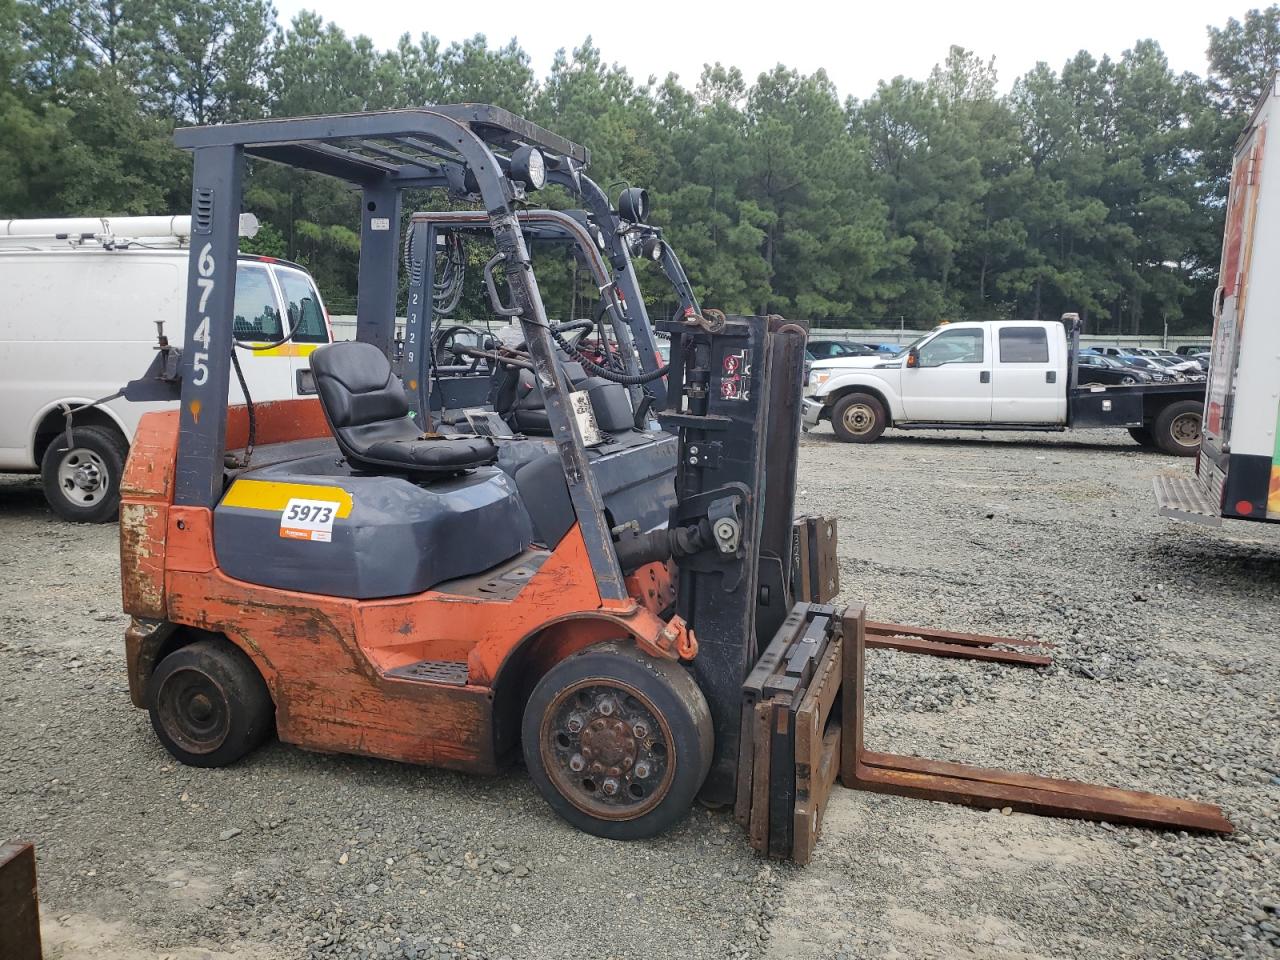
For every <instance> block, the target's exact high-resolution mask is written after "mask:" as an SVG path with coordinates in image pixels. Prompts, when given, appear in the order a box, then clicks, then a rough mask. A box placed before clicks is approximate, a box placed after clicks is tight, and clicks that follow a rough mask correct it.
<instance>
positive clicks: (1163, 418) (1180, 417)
mask: <svg viewBox="0 0 1280 960" xmlns="http://www.w3.org/2000/svg"><path fill="white" fill-rule="evenodd" d="M1203 412H1204V406H1203V404H1201V403H1200V401H1199V400H1179V401H1178V402H1177V403H1171V404H1169V405H1168V406H1167V407H1165V408H1164V409H1163V410H1161V411H1160V414H1159V415H1158V416H1157V417H1156V422H1155V425H1154V427H1153V428H1152V434H1153V435H1154V437H1155V441H1156V446H1158V447H1159V448H1160V449H1161V450H1163V451H1164V452H1165V453H1171V454H1173V455H1174V456H1175V457H1194V456H1195V455H1196V454H1197V453H1199V452H1200V427H1201V423H1200V421H1201V416H1202V414H1203Z"/></svg>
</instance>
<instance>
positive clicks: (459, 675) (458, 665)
mask: <svg viewBox="0 0 1280 960" xmlns="http://www.w3.org/2000/svg"><path fill="white" fill-rule="evenodd" d="M387 676H388V677H393V678H395V679H396V680H417V681H420V682H422V683H443V684H446V685H448V686H451V687H465V686H466V685H467V661H465V660H419V661H418V662H417V663H410V664H408V665H406V666H403V667H396V668H395V669H394V670H388V671H387Z"/></svg>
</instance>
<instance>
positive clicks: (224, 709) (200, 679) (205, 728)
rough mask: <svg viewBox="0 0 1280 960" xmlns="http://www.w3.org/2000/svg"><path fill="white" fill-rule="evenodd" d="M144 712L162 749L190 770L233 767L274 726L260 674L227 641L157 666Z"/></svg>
mask: <svg viewBox="0 0 1280 960" xmlns="http://www.w3.org/2000/svg"><path fill="white" fill-rule="evenodd" d="M147 707H148V710H149V712H150V714H151V726H152V727H153V728H154V729H155V731H156V736H157V737H159V738H160V742H161V743H163V744H164V747H165V749H166V750H168V751H169V752H170V753H171V754H173V756H174V757H175V758H176V759H178V760H180V761H182V762H183V763H185V764H187V765H188V766H192V767H225V766H227V765H228V764H232V763H235V762H236V761H237V760H239V759H240V758H241V757H243V756H244V755H245V754H246V753H248V752H249V751H251V750H253V749H254V748H255V747H257V746H258V745H259V744H261V743H262V741H263V740H265V739H266V738H267V736H268V735H269V734H270V733H271V730H272V728H273V726H274V722H275V706H274V704H272V702H271V694H270V692H269V691H268V690H267V685H266V683H265V682H264V681H263V679H262V675H261V674H260V673H258V668H257V667H255V666H254V665H253V661H252V660H250V659H249V658H248V656H246V655H245V653H244V652H243V651H242V650H240V648H239V647H237V646H235V645H234V644H232V643H231V642H230V641H228V640H198V641H196V642H195V643H192V644H188V645H187V646H185V647H179V648H178V649H177V650H174V651H173V652H172V653H170V654H169V655H168V656H166V657H165V658H164V659H163V660H161V661H160V663H159V664H158V665H157V666H156V669H155V672H154V673H152V674H151V679H150V680H149V681H148V683H147Z"/></svg>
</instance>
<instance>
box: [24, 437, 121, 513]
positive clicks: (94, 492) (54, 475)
mask: <svg viewBox="0 0 1280 960" xmlns="http://www.w3.org/2000/svg"><path fill="white" fill-rule="evenodd" d="M128 453H129V445H128V443H126V442H125V439H124V437H122V436H120V434H119V433H118V432H116V431H115V430H111V429H109V428H107V427H74V428H72V430H71V446H70V447H68V446H67V434H66V431H65V430H64V431H59V433H58V435H57V436H56V437H54V438H53V442H51V443H50V444H49V446H48V448H47V449H46V450H45V452H44V456H43V457H42V458H41V460H40V478H41V480H42V482H43V485H44V497H45V499H46V500H48V501H49V506H50V507H51V508H52V509H53V512H54V513H56V514H57V515H58V516H60V517H62V518H63V519H64V520H71V521H73V522H75V523H106V522H107V521H109V520H114V519H115V518H116V514H117V513H118V512H119V509H120V477H121V476H122V475H123V473H124V461H125V457H126V456H128Z"/></svg>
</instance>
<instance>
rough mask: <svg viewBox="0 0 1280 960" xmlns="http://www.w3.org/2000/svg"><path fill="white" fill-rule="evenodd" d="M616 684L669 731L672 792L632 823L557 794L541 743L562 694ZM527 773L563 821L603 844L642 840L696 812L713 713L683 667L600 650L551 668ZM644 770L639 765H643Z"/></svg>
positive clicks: (531, 712)
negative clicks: (636, 696)
mask: <svg viewBox="0 0 1280 960" xmlns="http://www.w3.org/2000/svg"><path fill="white" fill-rule="evenodd" d="M588 680H600V681H603V683H604V685H606V686H607V685H608V681H610V680H617V681H621V682H622V683H624V684H626V685H628V686H629V687H631V688H632V689H634V690H637V691H639V692H640V693H641V694H643V696H644V697H645V698H646V699H647V700H649V702H650V703H651V704H652V705H653V706H654V707H655V708H656V709H657V711H658V712H659V713H660V714H661V718H660V719H661V720H665V722H666V725H667V727H668V729H669V731H670V734H671V735H670V738H669V740H670V742H668V743H667V744H666V747H665V750H666V758H667V763H668V764H669V765H671V767H672V773H671V774H670V781H669V784H670V785H669V787H668V788H667V791H666V794H665V795H664V796H663V797H662V798H661V800H660V801H659V802H658V803H657V805H656V806H655V807H653V808H652V809H650V810H648V811H647V812H644V813H642V814H640V815H639V816H636V817H634V818H632V819H607V818H604V817H599V816H595V815H593V814H591V813H589V812H588V811H586V810H583V809H581V808H580V807H579V806H577V805H576V804H575V803H574V802H573V801H572V800H571V799H569V798H568V797H566V796H565V795H564V794H563V793H561V792H560V790H559V789H558V788H557V786H556V785H555V783H554V782H553V780H552V778H551V776H550V775H549V774H548V771H547V768H546V765H545V762H544V759H543V755H542V750H541V748H540V739H541V735H542V727H543V717H544V714H545V713H546V712H547V710H548V708H549V707H552V706H553V705H554V704H555V702H556V700H557V698H558V697H559V696H560V694H561V693H562V692H564V691H566V690H568V689H569V688H571V687H573V686H574V685H575V684H578V683H580V682H582V681H588ZM521 740H522V746H523V749H524V761H525V766H526V767H528V770H529V776H530V778H531V779H532V780H533V782H534V785H535V786H536V787H537V788H538V792H539V793H541V794H542V797H543V799H544V800H546V801H547V803H548V804H549V805H550V806H551V809H552V810H554V811H555V812H556V813H557V814H558V815H559V816H560V817H561V818H563V819H564V820H565V821H567V822H568V823H570V824H572V825H573V826H575V827H577V828H578V829H579V830H583V831H585V832H586V833H590V834H593V835H594V836H597V837H605V838H607V839H610V840H642V839H644V838H646V837H652V836H655V835H657V834H659V833H661V832H662V831H663V830H666V829H667V828H668V827H670V826H671V825H672V824H674V823H676V822H677V821H679V820H680V819H681V818H682V817H684V816H685V814H687V813H688V812H689V808H690V807H691V806H692V805H693V801H694V798H695V797H696V796H697V795H698V791H699V790H700V789H701V788H702V783H703V781H704V780H706V778H707V772H708V771H709V770H710V769H711V759H712V750H713V745H714V734H713V732H712V726H711V711H710V710H709V709H708V707H707V701H706V698H705V697H704V696H703V695H702V690H701V689H699V687H698V684H697V682H696V681H695V680H694V679H693V677H692V675H690V673H689V672H688V671H687V670H686V669H685V668H684V667H682V666H680V665H679V664H677V663H674V662H672V661H669V660H658V659H655V658H653V657H649V656H646V655H645V654H643V653H641V652H640V651H639V650H637V649H636V648H635V647H634V646H632V645H631V644H630V643H617V642H606V643H597V644H594V645H592V646H590V647H587V648H586V649H585V650H582V651H580V652H579V653H576V654H574V655H573V656H571V657H568V658H567V659H565V660H562V661H560V662H559V663H557V664H556V665H555V666H554V667H552V668H551V669H550V670H549V671H548V672H547V673H546V675H545V676H543V677H542V679H541V680H539V681H538V684H537V686H535V687H534V689H533V693H532V694H531V695H530V697H529V702H528V704H527V705H526V706H525V710H524V721H523V723H522V724H521ZM637 767H638V764H637Z"/></svg>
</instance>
